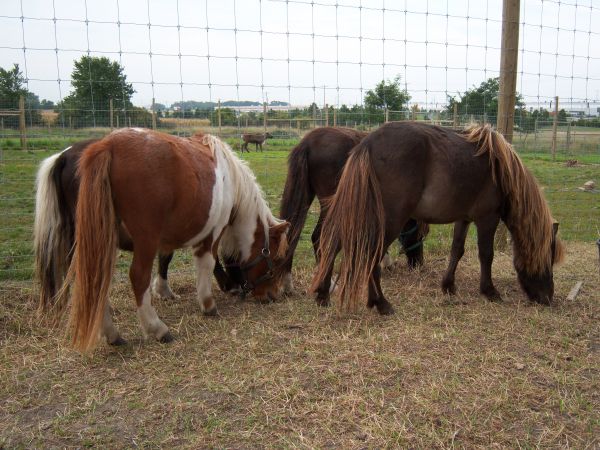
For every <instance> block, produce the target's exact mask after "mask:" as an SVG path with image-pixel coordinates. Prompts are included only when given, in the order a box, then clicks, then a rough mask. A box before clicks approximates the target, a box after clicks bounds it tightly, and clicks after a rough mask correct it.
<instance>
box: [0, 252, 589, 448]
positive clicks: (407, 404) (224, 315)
mask: <svg viewBox="0 0 600 450" xmlns="http://www.w3.org/2000/svg"><path fill="white" fill-rule="evenodd" d="M475 254H476V253H475V251H473V249H470V250H469V251H468V252H467V254H466V255H465V258H464V260H463V263H462V264H461V265H460V266H459V269H458V272H457V285H458V288H459V294H458V296H457V297H455V298H449V297H445V296H443V295H442V294H441V291H440V289H439V287H438V286H439V283H440V281H441V274H442V273H443V269H444V267H445V263H446V256H445V255H442V254H434V255H431V254H427V255H426V258H427V261H426V268H424V269H422V270H420V271H409V270H408V269H407V268H406V267H405V265H404V261H400V263H399V264H398V265H397V266H396V267H395V268H393V269H392V270H391V271H390V272H388V273H386V275H385V281H384V291H385V293H386V294H387V296H388V298H389V299H390V301H391V302H392V303H393V305H394V307H395V308H396V315H394V316H392V317H379V316H378V315H376V314H375V313H373V312H371V311H364V313H363V314H361V315H360V316H357V317H344V318H340V317H338V316H337V315H336V314H335V312H334V311H333V310H332V309H323V308H319V307H317V306H316V305H315V304H314V302H313V300H312V299H311V298H310V297H309V296H307V295H306V294H305V293H304V292H301V291H302V289H306V287H307V286H308V284H309V281H310V280H309V276H310V274H309V273H308V272H306V271H304V272H300V273H297V276H298V279H297V284H298V291H299V292H298V294H297V295H295V296H293V297H291V298H288V299H286V300H284V301H281V302H278V303H275V304H270V305H258V304H255V303H253V302H252V301H244V302H242V301H239V300H237V299H235V298H232V297H227V296H225V295H218V296H217V297H218V299H217V300H218V305H219V310H220V317H219V318H216V319H212V318H204V317H202V315H201V314H200V309H199V306H197V304H196V303H195V300H194V288H193V276H192V269H191V268H190V269H189V273H187V272H186V273H181V272H180V273H178V274H175V275H174V276H173V286H174V289H175V290H176V292H178V293H179V294H180V295H181V299H180V300H178V301H155V304H156V306H157V310H158V312H159V315H160V316H161V318H163V320H164V321H165V323H167V324H168V325H169V326H170V327H171V329H172V331H173V332H174V333H175V334H176V336H177V340H176V341H175V342H174V343H172V344H169V345H161V344H158V343H156V342H152V341H148V342H143V341H142V340H141V332H140V330H139V327H138V324H137V321H136V318H135V314H134V308H133V300H132V299H131V295H130V288H129V285H128V284H127V283H126V282H124V277H123V276H119V277H118V278H119V279H120V280H121V281H118V282H117V283H116V284H115V287H114V291H113V305H114V307H115V311H116V323H117V324H118V326H119V327H120V328H121V331H122V333H123V335H124V337H126V338H128V339H129V345H128V346H126V347H123V348H109V347H107V346H105V345H101V346H100V347H99V349H98V350H97V351H96V352H95V354H94V355H92V356H89V357H84V356H80V355H78V354H77V353H75V352H73V351H71V350H70V349H68V348H67V347H66V346H65V340H64V339H63V337H62V335H61V333H60V332H58V331H56V330H54V331H52V330H48V329H47V328H45V327H44V326H42V325H41V324H39V323H38V322H37V321H36V320H35V319H34V311H33V306H32V304H31V302H30V297H31V292H30V284H23V285H20V284H12V285H7V286H6V287H5V288H4V287H3V288H2V290H1V291H0V294H1V295H2V303H1V309H0V339H1V341H2V347H1V350H0V380H1V382H0V446H6V447H34V446H35V447H69V446H78V447H80V446H98V447H132V446H147V447H174V446H181V447H190V448H194V447H235V448H240V447H242V448H243V447H246V448H247V447H271V446H278V447H333V446H335V447H345V448H356V447H361V448H362V447H391V446H398V445H400V446H404V447H421V448H432V447H451V446H454V445H456V446H461V447H481V448H490V447H492V446H498V447H504V446H510V447H516V446H523V447H534V446H544V447H547V446H553V447H557V446H561V447H563V446H572V447H577V448H592V447H595V446H598V445H600V442H599V441H598V435H599V434H600V328H599V327H598V323H600V304H599V301H600V298H599V294H598V290H597V286H598V281H599V280H598V260H597V258H598V256H597V250H596V248H595V246H594V245H593V244H573V243H571V244H570V245H569V254H570V258H569V260H568V262H567V263H566V264H565V266H563V267H562V268H560V269H559V270H558V272H557V274H556V276H555V279H556V281H557V297H558V298H557V302H556V305H555V306H553V307H542V306H538V305H532V304H530V303H529V302H527V301H526V300H525V298H524V296H523V295H522V293H521V292H520V290H519V289H518V287H517V284H516V283H517V282H516V277H515V275H514V273H513V270H512V268H511V264H510V258H509V257H508V256H506V255H500V256H499V257H498V258H497V260H496V262H495V264H494V275H495V278H494V279H495V281H496V283H497V287H498V289H499V290H500V292H501V293H502V294H503V295H504V297H505V302H504V303H501V304H494V303H489V302H487V301H485V300H484V299H483V298H481V297H480V296H479V295H478V285H479V284H478V277H479V269H478V262H477V258H476V256H475ZM579 279H581V280H584V281H585V284H584V286H583V289H582V291H581V293H580V295H579V297H578V298H577V299H576V300H575V301H574V302H571V303H567V302H566V301H565V300H564V299H565V297H566V295H567V293H568V292H569V289H570V288H571V287H572V285H573V284H574V283H575V281H577V280H579Z"/></svg>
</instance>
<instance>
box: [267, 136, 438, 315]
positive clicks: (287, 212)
mask: <svg viewBox="0 0 600 450" xmlns="http://www.w3.org/2000/svg"><path fill="white" fill-rule="evenodd" d="M366 135H367V133H365V132H362V131H358V130H354V129H351V128H343V127H323V128H317V129H315V130H313V131H311V132H309V133H307V134H306V135H305V136H304V137H303V138H302V140H301V141H300V142H299V143H298V145H296V147H294V148H293V149H292V150H291V152H290V155H289V157H288V175H287V179H286V182H285V187H284V190H283V196H282V199H281V208H280V214H279V217H281V218H282V219H285V220H287V221H288V222H290V230H289V232H288V241H289V247H288V253H287V256H286V259H285V262H284V264H283V270H284V277H283V286H284V290H285V291H286V292H288V293H289V292H291V291H292V290H293V288H292V262H293V258H294V252H295V250H296V247H297V245H298V241H299V240H300V235H301V233H302V228H303V227H304V222H305V220H306V216H307V214H308V210H309V208H310V205H311V204H312V202H313V200H314V198H315V196H316V197H317V199H318V201H319V205H320V213H319V219H318V220H317V225H316V226H315V229H314V230H313V232H312V236H311V239H312V244H313V249H314V251H315V256H317V249H318V246H319V237H320V235H321V227H322V225H323V220H324V219H325V212H326V211H325V207H324V205H325V203H326V200H327V199H328V198H329V197H331V196H332V195H333V194H334V193H335V190H336V188H337V184H338V181H339V179H340V176H341V174H342V170H343V168H344V164H345V163H346V160H347V159H348V155H349V153H350V150H352V148H353V147H354V146H356V145H357V144H358V143H359V142H360V141H361V140H362V139H363V138H364V137H365V136H366ZM427 231H428V226H427V224H421V226H420V227H419V226H418V225H417V222H416V221H414V220H412V219H411V220H409V221H408V222H407V224H406V225H405V227H404V229H403V231H402V232H401V233H400V237H399V241H400V244H401V245H402V247H403V248H404V249H405V253H406V257H407V258H408V265H409V266H410V267H417V266H420V265H422V264H423V246H422V240H423V238H424V236H425V235H426V234H427ZM332 270H333V267H330V271H329V272H328V275H327V276H326V277H325V279H324V280H323V283H321V285H319V287H318V289H317V303H318V304H320V305H327V304H329V292H330V287H331V271H332Z"/></svg>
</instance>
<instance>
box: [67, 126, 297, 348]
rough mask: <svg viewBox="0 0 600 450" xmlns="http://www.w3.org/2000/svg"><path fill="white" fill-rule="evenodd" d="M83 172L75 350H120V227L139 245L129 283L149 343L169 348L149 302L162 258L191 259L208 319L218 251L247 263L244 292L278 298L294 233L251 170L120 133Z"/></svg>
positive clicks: (232, 159) (169, 140)
mask: <svg viewBox="0 0 600 450" xmlns="http://www.w3.org/2000/svg"><path fill="white" fill-rule="evenodd" d="M78 170H79V176H80V187H79V195H78V198H77V211H76V223H75V250H74V255H73V261H72V263H71V267H70V269H69V274H68V275H67V282H68V281H69V280H70V279H73V289H72V291H73V294H72V299H71V301H72V307H71V318H70V323H71V326H72V330H73V331H72V333H73V344H74V346H75V347H76V348H78V349H80V350H84V351H85V350H89V349H91V348H93V346H94V345H95V343H96V340H97V338H98V336H99V335H100V334H102V335H103V336H105V337H106V338H107V341H108V342H109V343H118V342H120V341H121V337H120V335H119V332H118V331H117V329H116V328H115V327H114V325H113V323H112V318H111V314H110V308H109V303H108V293H109V288H110V284H111V278H112V271H113V268H114V265H115V261H116V248H117V244H118V227H119V225H120V224H122V225H123V227H124V228H125V229H126V230H127V232H128V234H129V236H130V237H131V240H132V242H133V260H132V263H131V266H130V270H129V276H130V279H131V284H132V287H133V292H134V295H135V299H136V303H137V308H138V317H139V319H140V323H141V326H142V329H143V331H144V334H145V335H148V336H152V337H154V338H156V339H157V340H159V341H161V342H168V341H170V340H171V339H172V336H171V334H170V332H169V329H168V328H167V326H166V325H165V324H164V323H163V322H162V321H161V320H160V319H159V317H158V315H157V314H156V311H155V310H154V308H153V307H152V304H151V298H150V278H151V271H152V263H153V260H154V257H155V256H156V254H157V252H159V251H160V252H162V253H164V254H166V253H169V252H172V251H173V250H174V249H177V248H181V247H191V248H192V249H193V252H194V262H195V264H196V272H197V281H196V283H197V284H196V288H197V295H198V301H199V303H200V307H201V309H202V311H203V312H204V313H205V314H216V304H215V301H214V299H213V297H212V293H211V273H212V270H213V268H214V265H215V257H216V252H217V249H218V247H219V242H220V243H221V248H222V251H223V252H224V254H225V255H229V256H232V257H234V258H235V259H236V260H237V261H239V262H240V263H241V269H242V272H243V274H244V277H245V286H244V287H245V289H246V290H247V291H251V292H252V293H253V294H254V295H255V296H256V297H257V298H259V299H260V298H267V297H273V296H275V295H276V293H277V289H278V285H279V279H280V275H279V273H278V272H277V270H276V268H277V267H278V263H279V261H280V260H281V259H282V258H283V256H284V255H285V251H286V250H287V238H286V232H287V228H288V226H289V224H288V223H286V222H282V221H280V220H279V219H276V218H275V217H274V216H273V215H272V214H271V211H270V210H269V208H268V206H267V204H266V202H265V200H264V198H263V194H262V192H261V190H260V187H259V186H258V184H257V183H256V180H255V178H254V175H253V174H252V172H251V171H250V169H249V168H248V167H247V166H246V165H245V164H244V163H243V162H241V161H240V160H239V159H238V158H237V157H236V156H235V155H234V154H233V152H232V151H231V149H230V148H229V147H228V146H227V145H226V144H224V143H223V142H221V141H220V140H218V139H217V138H215V137H213V136H210V135H198V136H193V137H192V138H189V139H184V138H177V137H174V136H170V135H166V134H162V133H156V132H152V131H149V130H141V129H124V130H119V131H116V132H114V133H111V134H110V135H109V136H107V137H106V138H104V139H102V140H101V141H99V142H96V143H94V144H92V145H91V146H90V147H89V148H88V149H87V150H86V151H85V152H84V154H83V155H82V156H81V158H80V162H79V169H78Z"/></svg>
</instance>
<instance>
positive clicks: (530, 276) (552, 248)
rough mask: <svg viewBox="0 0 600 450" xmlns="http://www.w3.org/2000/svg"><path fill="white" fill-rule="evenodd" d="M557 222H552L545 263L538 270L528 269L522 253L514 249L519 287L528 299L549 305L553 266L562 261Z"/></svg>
mask: <svg viewBox="0 0 600 450" xmlns="http://www.w3.org/2000/svg"><path fill="white" fill-rule="evenodd" d="M557 232H558V222H554V223H553V224H552V236H551V238H550V245H549V251H548V252H547V256H546V257H545V258H544V259H546V263H545V264H544V266H542V267H541V268H540V270H539V271H538V272H531V271H529V270H528V269H527V268H526V267H525V265H524V261H523V258H522V255H521V254H520V253H519V252H518V251H515V256H514V264H515V269H516V270H517V276H518V278H519V283H520V284H521V287H522V288H523V290H524V291H525V293H526V294H527V297H529V299H530V300H532V301H534V302H537V303H541V304H543V305H549V304H550V303H551V302H552V299H553V298H554V276H553V266H554V264H558V263H560V262H562V260H563V258H564V246H563V244H562V242H561V241H560V239H559V237H558V235H557Z"/></svg>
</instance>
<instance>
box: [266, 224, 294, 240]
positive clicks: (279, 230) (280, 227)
mask: <svg viewBox="0 0 600 450" xmlns="http://www.w3.org/2000/svg"><path fill="white" fill-rule="evenodd" d="M289 228H290V223H289V222H281V223H278V224H277V225H273V226H272V227H271V228H270V229H269V234H271V236H273V237H279V236H280V235H282V234H283V233H286V232H287V230H288V229H289Z"/></svg>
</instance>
